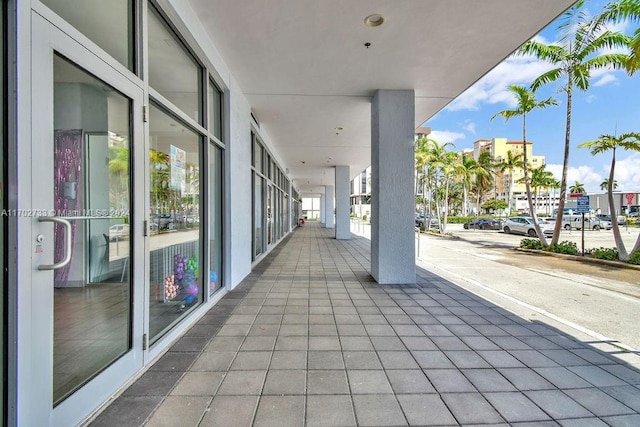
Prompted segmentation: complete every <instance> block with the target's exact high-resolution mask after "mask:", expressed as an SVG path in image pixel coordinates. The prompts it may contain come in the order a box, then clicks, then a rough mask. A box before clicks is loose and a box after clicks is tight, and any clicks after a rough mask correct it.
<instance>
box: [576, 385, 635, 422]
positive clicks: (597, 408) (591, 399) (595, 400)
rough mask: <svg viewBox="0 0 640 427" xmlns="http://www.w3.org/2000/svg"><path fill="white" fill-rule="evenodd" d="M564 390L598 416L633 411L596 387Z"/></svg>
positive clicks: (627, 413)
mask: <svg viewBox="0 0 640 427" xmlns="http://www.w3.org/2000/svg"><path fill="white" fill-rule="evenodd" d="M564 392H565V393H566V394H567V395H569V397H571V398H572V399H573V400H575V401H576V402H578V403H579V404H580V405H582V406H584V407H585V408H587V409H588V410H589V411H591V412H592V413H593V414H595V415H597V416H600V417H606V416H615V415H631V414H633V412H634V411H633V409H631V408H629V407H628V406H626V405H623V404H622V403H620V402H619V401H617V400H615V399H614V398H612V397H611V396H609V395H608V394H606V393H605V392H603V391H601V390H598V389H596V388H580V389H574V390H565V391H564Z"/></svg>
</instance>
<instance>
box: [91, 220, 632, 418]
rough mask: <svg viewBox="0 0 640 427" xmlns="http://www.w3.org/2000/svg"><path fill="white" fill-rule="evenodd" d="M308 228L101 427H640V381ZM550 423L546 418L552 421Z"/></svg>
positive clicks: (114, 407)
mask: <svg viewBox="0 0 640 427" xmlns="http://www.w3.org/2000/svg"><path fill="white" fill-rule="evenodd" d="M332 233H333V230H327V229H324V228H321V227H320V226H319V225H318V224H316V223H307V224H306V225H305V226H304V227H302V228H298V229H297V230H296V231H295V232H294V233H292V234H291V235H290V236H289V237H287V238H286V239H285V241H283V242H282V243H281V244H280V245H279V246H278V247H277V248H275V249H274V250H273V251H272V252H271V253H270V254H269V255H268V256H266V258H265V259H264V260H263V261H262V262H261V263H260V264H259V265H258V266H257V267H256V268H255V269H254V270H253V272H252V273H251V274H250V275H249V276H248V277H247V278H246V279H245V280H244V281H243V282H242V283H241V284H240V285H239V286H238V287H237V288H236V289H235V290H234V291H232V292H230V293H229V294H228V295H227V296H225V297H224V298H223V299H222V300H221V301H220V303H219V304H217V305H216V306H215V307H214V308H213V309H211V310H210V311H209V312H208V313H207V314H206V315H205V316H204V317H202V319H200V321H199V322H198V323H197V324H196V325H195V326H194V327H193V328H192V329H191V330H190V331H188V332H187V333H186V334H185V335H184V336H183V337H182V338H181V339H180V340H179V341H177V342H176V343H175V344H174V345H173V347H172V348H170V349H169V351H168V352H167V353H166V354H165V355H164V356H162V357H161V358H160V359H159V360H158V361H157V362H156V363H155V364H154V365H152V366H151V367H150V369H149V370H148V371H147V372H145V373H144V374H143V375H142V376H141V377H140V378H139V379H138V380H137V381H136V382H135V383H134V384H132V385H131V386H130V387H129V388H128V389H127V390H125V391H124V392H123V393H122V395H121V396H119V397H117V398H116V399H115V401H113V403H112V404H111V405H110V406H108V407H107V408H106V409H105V410H104V411H103V412H102V414H100V415H99V416H98V417H97V418H96V419H95V420H93V422H92V423H91V424H90V425H92V426H114V425H119V426H139V425H147V426H235V425H238V426H249V425H256V426H266V425H271V426H303V425H307V426H320V425H324V426H349V425H362V426H365V425H367V426H373V425H390V426H401V425H438V426H442V425H478V424H480V425H509V424H512V425H520V424H519V423H522V425H525V424H526V425H562V426H603V425H613V426H623V425H629V426H630V425H640V414H639V412H640V372H639V371H638V370H636V369H635V368H633V367H631V365H627V364H625V363H624V362H623V361H621V360H620V359H618V358H614V357H613V356H611V355H609V354H606V353H604V352H601V351H599V350H597V349H596V348H594V347H591V346H590V345H588V344H587V343H582V342H578V341H576V340H575V339H574V338H572V337H570V336H568V335H566V334H564V333H563V332H561V331H559V330H557V329H555V328H553V327H551V326H548V325H545V324H544V323H541V322H534V323H532V322H530V321H528V320H525V319H522V318H520V317H518V316H515V315H513V314H512V313H510V312H509V311H506V310H504V309H502V308H500V307H497V306H495V305H493V304H492V303H490V302H488V301H485V300H483V299H481V298H479V297H477V296H475V295H473V294H470V293H468V292H467V291H465V290H462V289H460V288H458V287H456V286H455V285H454V284H452V283H450V282H448V281H446V280H444V279H442V278H440V277H438V276H436V275H434V274H432V273H430V272H428V271H425V270H422V269H419V268H418V269H417V276H418V277H417V278H416V279H417V280H416V282H417V285H384V286H381V285H378V284H377V283H375V281H374V280H373V278H372V277H371V275H370V272H369V268H370V267H369V266H370V250H369V248H370V242H369V240H366V239H364V238H361V237H355V236H353V238H352V239H351V240H336V239H334V238H333V237H332ZM538 423H539V424H538Z"/></svg>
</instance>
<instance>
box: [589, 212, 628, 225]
mask: <svg viewBox="0 0 640 427" xmlns="http://www.w3.org/2000/svg"><path fill="white" fill-rule="evenodd" d="M596 216H597V217H598V218H600V220H601V221H609V222H611V215H606V214H598V215H596ZM616 221H617V222H618V225H625V224H626V223H627V218H625V217H624V215H616Z"/></svg>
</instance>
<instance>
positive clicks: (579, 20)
mask: <svg viewBox="0 0 640 427" xmlns="http://www.w3.org/2000/svg"><path fill="white" fill-rule="evenodd" d="M583 4H584V1H579V2H578V3H577V4H576V5H575V6H573V7H571V8H570V9H569V10H568V11H567V12H565V14H564V15H563V19H562V21H561V24H560V26H559V27H558V30H559V31H560V34H561V37H560V40H559V43H558V44H548V45H547V44H544V43H542V42H539V41H535V40H530V41H528V42H527V43H525V44H524V45H523V46H522V47H521V48H520V50H519V53H520V54H531V55H534V56H536V57H537V58H539V59H541V60H544V61H547V62H549V63H550V64H552V65H553V66H554V68H552V69H551V70H549V71H547V72H546V73H544V74H542V75H541V76H539V77H538V78H536V79H535V80H534V81H533V83H532V84H531V89H532V90H534V91H535V90H537V89H538V88H540V87H542V86H544V85H546V84H548V83H552V82H556V81H558V80H561V79H564V83H563V91H564V92H566V94H567V103H566V105H567V114H566V127H565V141H564V160H563V163H562V178H561V180H560V200H559V204H558V217H557V220H556V226H555V229H554V233H553V237H552V239H551V244H552V245H554V244H557V243H558V240H559V238H560V230H561V228H562V215H563V211H564V203H565V197H566V193H567V172H568V170H569V148H570V147H571V106H572V99H573V98H572V97H573V90H574V89H576V88H577V89H579V90H581V91H587V90H588V89H589V86H590V84H589V81H590V79H591V72H592V71H594V70H598V69H607V68H614V69H619V68H622V67H624V66H625V65H626V64H627V61H628V58H629V56H628V55H626V54H622V53H616V52H613V51H611V49H612V48H616V47H624V46H627V45H628V44H629V40H630V38H629V37H628V36H625V35H623V34H621V33H618V32H612V31H608V30H606V31H602V26H600V25H594V21H590V20H589V19H588V17H587V15H586V14H585V13H584V12H583V10H582V9H581V6H582V5H583ZM603 49H604V52H603Z"/></svg>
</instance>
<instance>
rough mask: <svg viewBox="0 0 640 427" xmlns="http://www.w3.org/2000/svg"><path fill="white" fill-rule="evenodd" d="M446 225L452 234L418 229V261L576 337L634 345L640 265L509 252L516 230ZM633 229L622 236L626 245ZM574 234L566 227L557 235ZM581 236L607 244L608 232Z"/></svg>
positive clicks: (637, 343) (638, 336)
mask: <svg viewBox="0 0 640 427" xmlns="http://www.w3.org/2000/svg"><path fill="white" fill-rule="evenodd" d="M448 231H450V232H453V234H454V235H455V236H456V237H457V238H455V239H451V238H446V237H437V236H436V237H431V236H426V235H424V234H423V235H421V237H420V248H419V249H420V252H419V253H418V251H417V248H416V253H417V264H418V265H419V266H421V267H424V268H427V269H428V270H430V271H433V272H434V273H436V274H438V275H440V276H442V277H443V278H445V279H447V280H449V281H451V282H452V283H454V284H456V285H458V286H461V287H463V288H465V289H468V290H470V291H472V292H474V293H476V294H479V295H481V296H483V297H485V298H487V299H489V300H491V301H493V302H495V303H497V304H499V305H501V306H503V307H505V308H507V309H509V310H511V311H513V312H516V313H517V314H519V315H522V316H524V317H526V318H529V319H532V320H539V321H544V322H546V323H549V324H553V325H554V326H555V327H558V328H559V329H562V330H563V331H565V332H566V333H570V334H572V335H573V336H576V337H578V338H580V339H583V340H588V341H592V342H602V341H610V342H612V343H613V344H614V345H615V346H616V347H618V346H619V347H622V348H626V349H635V350H638V349H640V322H639V321H638V314H639V313H640V271H638V270H630V269H619V268H615V267H608V266H602V265H590V264H585V263H581V262H576V261H568V260H564V259H559V258H554V257H548V256H543V255H532V254H527V253H522V252H519V251H515V250H514V248H515V247H517V246H518V245H519V242H520V240H521V238H522V237H523V236H514V235H506V234H504V233H502V232H497V231H474V230H463V229H462V227H461V226H459V225H454V226H450V227H449V229H448ZM637 235H638V232H637V231H635V232H633V233H629V234H628V235H625V241H627V242H628V243H627V247H628V248H629V249H630V248H631V247H632V246H633V243H635V239H636V238H637ZM580 239H581V236H580V232H576V231H573V232H571V233H568V232H563V235H562V237H561V239H560V240H574V241H578V242H579V241H580ZM585 240H586V242H589V243H585V246H586V247H600V246H604V247H613V246H614V244H613V237H612V233H611V231H600V232H596V231H587V232H586V239H585ZM578 246H580V244H578Z"/></svg>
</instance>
